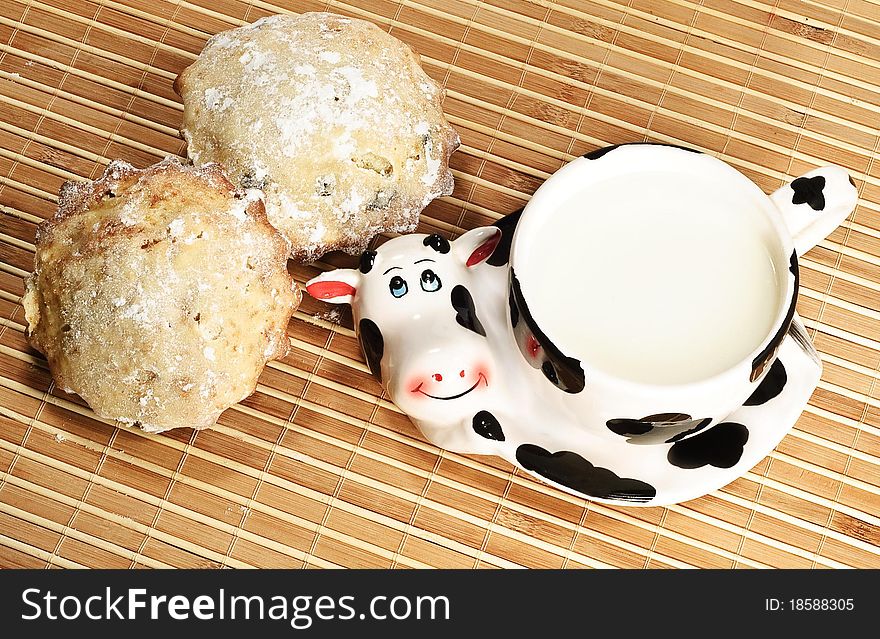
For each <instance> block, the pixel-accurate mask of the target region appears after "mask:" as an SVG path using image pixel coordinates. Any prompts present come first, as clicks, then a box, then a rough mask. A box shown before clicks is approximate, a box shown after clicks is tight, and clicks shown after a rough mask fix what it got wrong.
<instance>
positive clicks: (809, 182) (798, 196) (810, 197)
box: [791, 175, 825, 211]
mask: <svg viewBox="0 0 880 639" xmlns="http://www.w3.org/2000/svg"><path fill="white" fill-rule="evenodd" d="M824 188H825V176H823V175H816V176H814V177H811V178H808V177H799V178H798V179H796V180H795V181H793V182H792V183H791V190H792V191H794V193H793V194H792V196H791V203H792V204H809V205H810V208H811V209H813V210H814V211H821V210H823V209H824V208H825V194H824V193H823V192H822V191H823V189H824Z"/></svg>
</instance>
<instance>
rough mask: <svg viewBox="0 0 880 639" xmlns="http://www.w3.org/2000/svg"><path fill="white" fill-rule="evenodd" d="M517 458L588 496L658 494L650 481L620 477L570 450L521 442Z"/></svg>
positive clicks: (640, 498) (643, 497)
mask: <svg viewBox="0 0 880 639" xmlns="http://www.w3.org/2000/svg"><path fill="white" fill-rule="evenodd" d="M516 459H517V461H518V462H519V463H520V464H521V465H522V467H523V468H525V469H526V470H530V471H532V472H534V473H537V474H538V475H540V476H541V477H543V478H545V479H548V480H550V481H552V482H555V483H557V484H560V485H562V486H566V487H567V488H570V489H572V490H575V491H577V492H579V493H581V494H583V495H586V496H587V497H597V498H599V499H613V500H618V501H626V502H647V501H650V500H651V499H653V498H654V497H655V496H656V495H657V489H656V488H654V487H653V486H651V485H650V484H648V483H646V482H643V481H640V480H638V479H629V478H626V477H623V478H621V477H619V476H618V475H616V474H615V473H614V472H613V471H610V470H608V469H607V468H601V467H599V466H594V465H593V464H591V463H590V462H589V461H587V460H586V459H584V458H583V457H581V456H580V455H578V454H577V453H573V452H571V451H569V450H561V451H558V452H555V453H551V452H549V451H548V450H546V449H544V448H541V447H540V446H537V445H535V444H522V445H521V446H519V448H517V449H516Z"/></svg>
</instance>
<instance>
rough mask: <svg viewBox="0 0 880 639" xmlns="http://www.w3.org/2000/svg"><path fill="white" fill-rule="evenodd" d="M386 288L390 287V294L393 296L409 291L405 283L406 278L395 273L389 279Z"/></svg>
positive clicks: (402, 294) (400, 295) (401, 295)
mask: <svg viewBox="0 0 880 639" xmlns="http://www.w3.org/2000/svg"><path fill="white" fill-rule="evenodd" d="M388 288H389V289H391V294H392V295H393V296H394V297H403V296H404V295H406V293H407V291H409V287H408V286H407V285H406V280H405V279H403V278H402V277H400V275H395V276H394V277H392V278H391V281H390V282H389V283H388Z"/></svg>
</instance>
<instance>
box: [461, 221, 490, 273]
mask: <svg viewBox="0 0 880 639" xmlns="http://www.w3.org/2000/svg"><path fill="white" fill-rule="evenodd" d="M500 241H501V229H499V228H498V227H497V226H481V227H480V228H476V229H473V230H472V231H468V232H467V233H465V234H464V235H462V236H461V237H460V238H458V239H457V240H455V242H453V244H452V251H453V252H454V253H455V255H456V257H458V259H459V260H461V261H462V262H464V264H465V266H468V267H471V266H475V265H477V264H479V263H480V262H484V261H486V260H487V259H489V257H491V255H492V253H493V252H494V251H495V247H496V246H498V242H500Z"/></svg>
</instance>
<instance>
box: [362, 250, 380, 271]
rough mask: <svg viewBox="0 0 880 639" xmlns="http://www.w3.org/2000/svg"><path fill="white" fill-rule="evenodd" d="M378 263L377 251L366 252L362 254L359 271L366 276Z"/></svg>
mask: <svg viewBox="0 0 880 639" xmlns="http://www.w3.org/2000/svg"><path fill="white" fill-rule="evenodd" d="M375 261H376V251H371V250H366V251H364V252H363V253H361V259H360V263H359V264H358V270H360V272H361V273H363V274H364V275H366V274H367V273H369V272H370V271H371V270H373V264H374V263H375Z"/></svg>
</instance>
